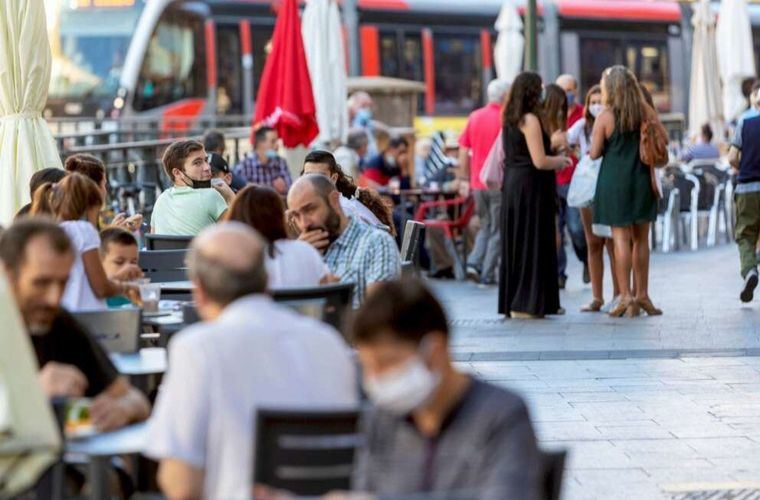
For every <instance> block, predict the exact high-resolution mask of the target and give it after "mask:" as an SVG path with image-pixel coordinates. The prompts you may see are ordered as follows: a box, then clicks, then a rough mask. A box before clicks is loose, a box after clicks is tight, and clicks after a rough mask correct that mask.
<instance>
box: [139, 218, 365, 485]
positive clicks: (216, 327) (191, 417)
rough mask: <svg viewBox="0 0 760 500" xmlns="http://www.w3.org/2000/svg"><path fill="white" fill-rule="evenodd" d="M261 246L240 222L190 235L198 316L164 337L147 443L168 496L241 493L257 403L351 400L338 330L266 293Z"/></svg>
mask: <svg viewBox="0 0 760 500" xmlns="http://www.w3.org/2000/svg"><path fill="white" fill-rule="evenodd" d="M231 248H234V249H235V251H234V252H231V251H230V249H231ZM264 252H265V244H264V242H263V240H262V239H261V237H259V236H258V235H257V234H256V233H255V232H254V231H253V230H252V229H251V228H249V227H248V226H245V225H243V224H240V223H232V222H230V223H223V224H218V225H216V226H214V227H211V228H208V229H206V230H204V231H203V232H202V233H201V234H200V235H199V236H198V237H197V238H195V240H193V244H192V246H191V248H190V251H189V254H188V267H189V272H190V278H191V280H192V281H193V283H194V285H195V288H194V290H193V298H194V300H195V303H196V305H197V308H198V314H199V315H200V317H201V318H202V320H203V321H204V322H203V323H199V324H196V325H193V326H191V327H189V328H187V329H186V330H184V331H183V332H181V333H179V334H178V335H177V336H176V337H175V338H174V339H172V343H171V344H170V346H169V371H168V372H167V375H166V377H165V378H164V383H163V385H162V387H161V393H160V394H159V396H158V400H157V402H156V408H155V411H154V413H153V416H152V418H151V421H150V423H149V427H148V439H147V440H146V442H147V443H148V445H147V447H146V453H147V455H148V456H151V457H153V458H155V459H157V460H159V461H160V467H159V471H158V483H159V485H160V486H161V489H162V490H163V493H164V494H165V495H166V496H167V497H169V498H199V497H201V496H203V497H204V498H249V497H250V496H251V491H252V484H251V479H252V478H251V471H252V470H254V464H253V457H254V456H255V453H256V452H255V450H253V449H252V447H253V443H254V435H255V429H254V425H253V422H254V419H255V416H256V411H257V409H259V408H264V407H266V408H280V409H294V408H308V409H319V408H323V409H328V408H329V409H352V408H355V407H356V405H357V404H358V394H357V392H358V391H357V388H356V382H355V378H354V377H355V368H354V365H353V362H352V359H351V352H350V349H349V348H348V346H347V345H346V344H345V343H344V342H343V340H342V339H341V338H340V336H339V335H338V333H337V332H335V331H334V330H333V329H332V328H330V327H329V326H327V325H325V324H323V323H321V322H318V321H316V320H313V319H311V318H307V317H304V316H300V315H298V314H296V313H295V312H292V311H290V310H289V309H287V308H285V307H281V306H279V305H277V304H275V303H274V302H273V301H272V299H271V298H269V297H268V296H266V295H264V292H265V290H266V285H267V275H266V271H265V269H264Z"/></svg>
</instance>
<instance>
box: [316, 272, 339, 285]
mask: <svg viewBox="0 0 760 500" xmlns="http://www.w3.org/2000/svg"><path fill="white" fill-rule="evenodd" d="M339 282H340V278H338V277H337V276H335V275H334V274H333V273H327V274H325V275H324V276H322V279H321V280H319V284H320V285H329V284H331V283H339Z"/></svg>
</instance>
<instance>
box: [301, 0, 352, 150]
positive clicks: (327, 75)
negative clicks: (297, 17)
mask: <svg viewBox="0 0 760 500" xmlns="http://www.w3.org/2000/svg"><path fill="white" fill-rule="evenodd" d="M301 33H302V34H303V42H304V48H305V50H306V62H307V63H308V65H309V76H310V77H311V86H312V90H313V92H314V104H315V105H316V109H317V123H318V124H319V137H318V140H319V142H321V143H324V144H328V143H331V142H345V140H346V136H347V135H348V106H347V101H346V56H345V49H344V47H343V36H342V33H343V28H342V25H341V22H340V13H339V12H338V5H337V3H336V2H335V0H309V3H307V4H306V8H305V9H304V11H303V16H302V18H301Z"/></svg>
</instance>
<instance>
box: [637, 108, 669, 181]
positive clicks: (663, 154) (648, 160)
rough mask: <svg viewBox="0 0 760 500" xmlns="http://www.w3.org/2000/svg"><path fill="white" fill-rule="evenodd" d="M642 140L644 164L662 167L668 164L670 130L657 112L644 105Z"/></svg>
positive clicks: (641, 152) (640, 143) (641, 154)
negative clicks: (663, 123)
mask: <svg viewBox="0 0 760 500" xmlns="http://www.w3.org/2000/svg"><path fill="white" fill-rule="evenodd" d="M640 131H641V140H640V142H639V156H641V162H642V163H643V164H644V165H649V166H650V167H653V168H661V167H664V166H665V165H667V164H668V160H669V157H668V142H669V138H668V131H667V130H665V127H664V126H663V125H662V123H661V122H660V118H659V117H658V116H657V113H656V112H655V111H654V110H653V109H652V108H650V107H649V106H648V105H644V106H643V109H642V113H641V128H640Z"/></svg>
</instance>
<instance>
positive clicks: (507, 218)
mask: <svg viewBox="0 0 760 500" xmlns="http://www.w3.org/2000/svg"><path fill="white" fill-rule="evenodd" d="M541 92H542V85H541V77H540V76H538V75H537V74H536V73H532V72H524V73H521V74H520V75H518V76H517V78H516V79H515V81H514V83H513V84H512V90H511V92H510V97H509V99H508V101H507V104H506V107H505V109H504V113H503V131H502V141H503V144H504V183H503V187H502V194H503V201H502V203H503V205H502V212H501V227H502V238H501V248H502V251H501V269H500V279H499V313H501V314H505V315H507V316H508V317H512V318H539V317H543V316H544V315H546V314H558V313H561V312H562V310H561V308H560V305H559V286H558V285H559V284H558V281H557V246H556V239H555V236H556V224H555V216H556V211H557V210H556V180H555V173H554V171H555V170H559V169H562V168H567V167H569V166H570V164H571V163H572V161H571V159H570V158H568V157H566V156H550V155H549V154H548V153H549V151H550V149H551V147H550V146H551V145H550V141H549V136H548V135H547V134H546V132H545V131H544V130H543V127H542V125H541V120H540V119H539V117H538V116H539V113H540V109H541Z"/></svg>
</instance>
